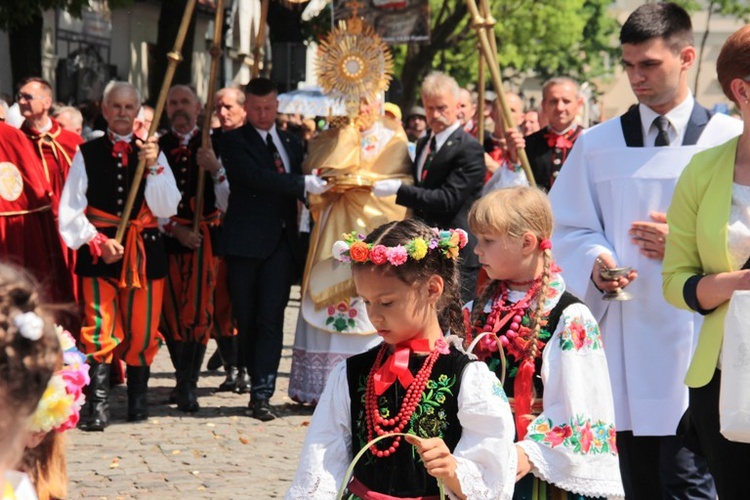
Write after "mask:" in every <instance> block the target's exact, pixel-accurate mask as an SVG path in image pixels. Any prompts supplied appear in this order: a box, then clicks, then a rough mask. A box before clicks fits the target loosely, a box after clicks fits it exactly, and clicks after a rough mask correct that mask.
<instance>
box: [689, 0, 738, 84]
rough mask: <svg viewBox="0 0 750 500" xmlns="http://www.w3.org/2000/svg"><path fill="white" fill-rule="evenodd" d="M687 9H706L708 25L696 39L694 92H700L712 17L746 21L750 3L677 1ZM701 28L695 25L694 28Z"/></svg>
mask: <svg viewBox="0 0 750 500" xmlns="http://www.w3.org/2000/svg"><path fill="white" fill-rule="evenodd" d="M677 3H679V4H680V5H682V6H683V7H684V8H685V9H686V10H688V11H690V12H695V11H697V10H700V9H705V10H706V25H705V26H703V27H702V28H703V35H702V36H701V38H700V40H696V42H697V45H696V49H697V50H698V61H697V63H696V65H695V82H694V83H693V94H697V93H698V82H699V81H700V76H701V69H702V66H703V52H704V51H705V49H706V42H707V41H708V35H709V34H710V31H711V19H713V18H714V16H729V17H734V18H737V19H739V20H741V21H742V22H744V23H747V22H749V21H750V5H749V4H748V3H747V1H744V0H739V1H738V0H708V1H707V2H705V1H704V2H697V1H696V0H681V1H677ZM696 28H701V27H700V26H693V29H696Z"/></svg>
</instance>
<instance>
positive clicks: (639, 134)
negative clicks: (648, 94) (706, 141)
mask: <svg viewBox="0 0 750 500" xmlns="http://www.w3.org/2000/svg"><path fill="white" fill-rule="evenodd" d="M709 120H711V112H710V111H709V110H707V109H706V108H704V107H703V106H701V105H700V104H698V101H695V103H694V104H693V111H692V112H691V113H690V119H689V120H688V124H687V128H686V129H685V138H684V139H683V140H682V145H683V146H694V145H695V144H696V143H697V142H698V139H699V138H700V136H701V134H702V133H703V130H704V129H705V128H706V125H707V124H708V122H709ZM620 125H621V126H622V135H623V137H624V138H625V144H626V145H627V146H628V147H629V148H642V147H643V128H642V127H641V112H640V111H639V109H638V105H637V104H634V105H632V106H630V109H628V110H627V111H626V112H625V113H624V114H623V115H622V116H620Z"/></svg>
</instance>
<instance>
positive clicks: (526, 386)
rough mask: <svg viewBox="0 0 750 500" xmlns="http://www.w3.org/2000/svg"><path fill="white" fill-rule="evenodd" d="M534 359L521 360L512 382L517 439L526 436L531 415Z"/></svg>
mask: <svg viewBox="0 0 750 500" xmlns="http://www.w3.org/2000/svg"><path fill="white" fill-rule="evenodd" d="M535 368H536V367H535V365H534V360H533V359H530V358H526V359H524V360H523V361H522V362H521V365H520V366H519V367H518V373H517V374H516V380H515V382H514V383H513V401H514V403H515V410H516V432H517V433H518V440H519V441H521V440H522V439H523V438H524V437H525V436H526V428H527V427H528V426H529V417H530V415H531V396H532V379H533V377H534V370H535Z"/></svg>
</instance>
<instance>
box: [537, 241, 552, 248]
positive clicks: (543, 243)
mask: <svg viewBox="0 0 750 500" xmlns="http://www.w3.org/2000/svg"><path fill="white" fill-rule="evenodd" d="M539 248H540V249H541V250H552V242H551V241H550V240H549V238H544V239H543V240H542V241H540V242H539Z"/></svg>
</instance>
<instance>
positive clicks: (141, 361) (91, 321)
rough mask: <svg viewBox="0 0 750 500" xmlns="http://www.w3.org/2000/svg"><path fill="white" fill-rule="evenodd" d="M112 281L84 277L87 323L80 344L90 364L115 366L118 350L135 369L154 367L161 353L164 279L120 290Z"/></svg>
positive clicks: (85, 318) (148, 281) (82, 288)
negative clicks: (158, 354)
mask: <svg viewBox="0 0 750 500" xmlns="http://www.w3.org/2000/svg"><path fill="white" fill-rule="evenodd" d="M117 283H118V280H117V279H111V278H85V277H84V278H81V292H82V300H83V306H84V324H83V328H81V338H80V341H79V343H80V345H81V348H82V350H83V352H84V353H85V354H86V355H87V357H88V359H89V361H93V362H96V363H111V362H112V357H113V354H114V351H115V349H117V353H118V355H119V356H120V358H121V359H123V360H124V361H125V362H126V363H127V364H129V365H131V366H150V365H151V363H152V362H153V360H154V357H155V356H156V353H157V352H158V351H159V340H160V337H159V313H160V311H161V301H162V295H163V293H164V280H163V279H158V280H147V281H146V283H145V286H143V287H142V288H119V287H118V286H117Z"/></svg>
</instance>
